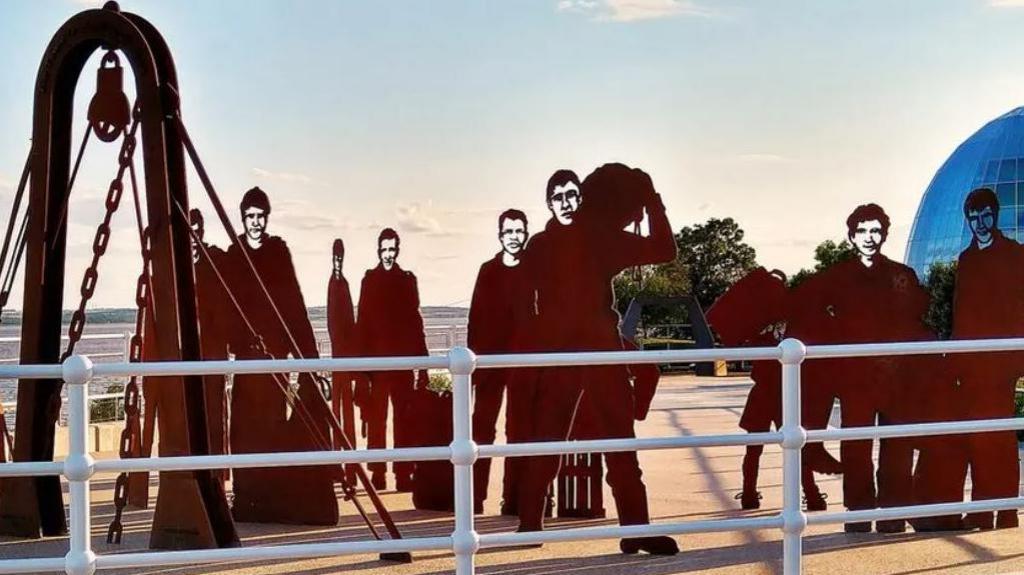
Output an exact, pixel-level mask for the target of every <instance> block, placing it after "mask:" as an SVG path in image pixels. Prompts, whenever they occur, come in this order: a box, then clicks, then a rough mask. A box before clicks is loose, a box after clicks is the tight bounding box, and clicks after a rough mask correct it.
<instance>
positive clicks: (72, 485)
mask: <svg viewBox="0 0 1024 575" xmlns="http://www.w3.org/2000/svg"><path fill="white" fill-rule="evenodd" d="M1021 350H1024V339H1021V338H1014V339H996V340H971V341H930V342H905V343H887V344H855V345H822V346H807V347H805V346H804V345H803V344H802V343H801V342H799V341H796V340H786V341H783V342H782V343H781V344H779V345H778V346H775V347H757V348H739V349H724V348H719V349H687V350H672V351H641V352H636V351H630V352H626V351H612V352H578V353H574V352H565V353H544V354H497V355H483V356H479V357H478V356H475V355H474V354H473V352H472V351H470V350H468V349H466V348H464V347H454V348H452V349H451V350H450V351H449V352H448V354H447V356H444V357H437V356H424V357H374V358H322V359H301V360H299V359H292V360H245V361H173V362H171V361H168V362H142V363H97V364H93V363H92V361H91V360H90V359H89V358H88V357H86V356H81V355H75V356H72V357H70V358H68V360H66V361H65V362H64V363H63V364H62V365H14V366H0V378H17V379H21V380H33V379H55V378H62V379H63V380H64V381H65V382H66V383H67V384H68V410H69V414H68V427H69V436H70V450H69V455H68V456H67V458H66V459H65V460H64V461H62V462H51V461H40V462H17V463H3V464H0V477H16V476H38V475H50V476H56V475H60V476H63V477H65V478H66V479H67V481H68V483H69V491H70V496H71V497H70V543H69V551H68V553H67V554H66V555H65V556H64V557H57V558H55V557H50V558H37V559H0V573H16V572H23V571H48V570H50V571H52V570H59V569H64V570H65V572H67V573H69V574H72V575H88V574H91V573H93V572H94V571H95V570H97V569H115V568H139V567H156V566H174V565H187V564H201V563H212V562H224V561H246V562H252V561H260V560H284V559H306V558H314V557H325V556H333V555H342V554H353V553H386V552H400V551H408V552H411V551H418V550H438V549H450V550H452V551H453V553H454V555H455V560H456V572H457V573H458V575H468V574H472V573H474V557H475V554H476V553H477V552H478V551H479V550H480V549H481V548H489V547H506V546H514V545H523V544H536V543H550V542H561V541H581V540H590V539H609V538H620V537H645V536H654V535H684V534H691V533H704V532H720V531H744V530H759V529H781V530H782V532H783V556H782V561H783V572H784V573H785V574H786V575H796V574H799V573H800V571H801V556H802V538H803V531H804V530H805V529H806V527H807V526H808V525H819V524H832V523H844V522H851V521H872V520H881V519H894V518H913V517H925V516H931V515H947V514H950V513H965V512H974V511H989V510H1000V509H1014V508H1018V507H1021V506H1024V498H1021V497H1016V498H1008V499H991V500H982V501H970V502H959V503H941V504H929V505H918V506H907V507H892V508H881V509H868V510H858V511H845V512H831V513H815V514H811V515H808V514H805V513H804V512H803V511H802V509H801V502H800V463H801V461H800V458H801V455H800V453H801V449H802V448H803V446H804V445H805V444H806V443H807V442H808V441H833V440H839V441H843V440H850V439H875V438H888V437H909V436H925V435H950V434H962V433H980V432H988V431H1010V430H1017V429H1024V419H1012V418H1010V419H992V420H978V421H951V422H940V423H921V424H903V425H888V426H875V427H854V428H844V429H814V430H806V429H804V428H803V427H802V426H801V423H800V366H801V363H802V362H803V361H805V360H817V359H825V358H849V357H868V356H879V355H912V354H943V353H974V352H993V351H1021ZM740 359H746V360H776V361H779V362H780V363H781V364H782V391H783V403H782V412H783V416H782V419H783V424H782V427H781V429H779V430H778V431H776V432H768V433H739V434H737V433H733V434H719V435H699V436H685V437H656V438H640V439H598V440H585V441H555V442H537V443H514V444H493V445H477V444H475V443H474V442H473V440H472V428H471V425H472V418H471V377H472V373H473V372H474V371H475V370H476V369H496V368H510V367H568V366H586V365H608V364H660V363H672V362H685V361H714V360H726V361H731V360H740ZM412 369H436V370H448V371H449V372H450V373H451V374H452V386H453V396H452V401H453V409H452V425H453V441H452V442H451V444H450V445H447V446H436V447H416V448H398V449H361V450H354V451H313V452H287V453H246V454H231V455H195V456H180V457H148V458H139V459H111V460H96V459H94V458H93V456H92V454H90V453H89V451H88V450H87V449H86V443H85V436H86V432H87V427H88V425H89V411H88V402H89V396H90V394H89V389H88V383H89V382H90V381H91V380H93V379H94V378H98V377H127V376H133V375H134V376H143V377H147V376H186V375H205V374H243V373H292V372H307V371H319V372H328V371H390V370H412ZM767 444H778V445H780V446H781V447H782V450H783V505H782V510H781V512H780V513H778V514H775V515H770V516H761V517H750V518H734V519H720V520H699V521H681V522H658V523H654V524H650V525H630V526H600V527H577V528H569V529H559V530H555V531H543V532H523V533H486V534H479V533H477V532H476V530H475V528H474V520H473V485H472V483H473V481H472V468H473V465H474V463H475V462H476V460H477V459H478V458H479V457H526V456H535V455H554V454H564V453H592V452H615V451H646V450H657V449H682V448H695V447H713V446H739V445H767ZM423 460H449V461H451V462H452V463H453V464H454V466H455V483H454V494H455V528H454V530H453V531H452V533H451V535H450V536H447V537H418V538H412V539H399V540H383V541H365V542H332V543H301V544H288V545H278V546H258V547H246V548H239V549H206V550H195V551H152V552H134V553H118V554H112V555H98V556H97V555H96V554H95V553H94V552H93V551H92V549H91V545H90V538H89V535H90V515H89V512H90V493H89V483H90V481H91V478H92V477H93V476H94V475H95V474H96V473H100V472H103V473H116V472H130V471H143V470H148V471H178V470H190V469H223V468H247V467H275V466H277V467H279V466H293V465H294V466H305V465H337V464H343V463H368V462H376V461H423Z"/></svg>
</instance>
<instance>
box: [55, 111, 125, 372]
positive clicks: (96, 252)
mask: <svg viewBox="0 0 1024 575" xmlns="http://www.w3.org/2000/svg"><path fill="white" fill-rule="evenodd" d="M139 118H140V113H139V106H138V105H136V106H135V112H134V114H133V120H132V127H131V130H130V131H129V132H128V133H126V134H125V135H124V139H123V140H122V141H121V151H120V152H119V153H118V158H117V163H118V168H117V175H116V176H115V177H114V179H113V180H111V182H110V187H109V188H108V189H107V199H106V201H105V207H106V213H105V214H104V215H103V222H102V223H100V225H99V226H97V228H96V236H95V238H93V242H92V261H91V262H90V263H89V267H88V268H87V269H86V270H85V275H84V276H83V277H82V288H81V295H82V297H81V299H80V300H79V302H78V309H76V310H75V313H73V314H72V315H71V325H70V326H69V327H68V347H67V349H66V350H65V351H64V355H63V356H61V361H64V360H65V359H67V358H68V357H70V356H71V354H72V353H74V352H75V346H76V345H77V344H78V341H79V340H80V339H82V332H83V331H84V330H85V306H86V305H88V303H89V300H90V299H92V296H93V294H94V293H95V292H96V282H97V281H98V280H99V264H100V258H101V257H103V254H105V253H106V252H107V246H108V245H110V220H111V218H113V216H114V212H116V211H117V208H118V206H119V205H120V204H121V195H122V193H123V192H124V182H123V180H124V174H125V172H127V171H128V166H130V165H131V163H132V157H133V156H134V155H135V144H136V139H135V134H136V132H137V131H138V128H139Z"/></svg>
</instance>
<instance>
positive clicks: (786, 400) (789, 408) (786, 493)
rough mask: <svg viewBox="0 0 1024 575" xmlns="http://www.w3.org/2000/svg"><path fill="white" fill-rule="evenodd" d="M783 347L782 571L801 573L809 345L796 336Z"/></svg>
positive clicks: (781, 345) (781, 346) (781, 348)
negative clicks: (803, 402) (803, 370)
mask: <svg viewBox="0 0 1024 575" xmlns="http://www.w3.org/2000/svg"><path fill="white" fill-rule="evenodd" d="M779 349H780V350H781V351H782V357H780V358H779V360H780V361H781V362H782V572H783V574H784V575H800V569H801V563H802V560H803V557H802V555H803V549H802V547H803V532H804V529H805V528H806V527H807V516H806V515H804V512H803V510H802V509H801V506H800V466H801V457H800V451H801V449H803V446H804V444H805V443H807V432H806V430H804V428H803V427H802V426H801V424H800V364H801V363H802V362H803V360H804V356H806V355H807V348H805V347H804V344H803V342H801V341H800V340H797V339H785V340H783V341H782V342H780V343H779Z"/></svg>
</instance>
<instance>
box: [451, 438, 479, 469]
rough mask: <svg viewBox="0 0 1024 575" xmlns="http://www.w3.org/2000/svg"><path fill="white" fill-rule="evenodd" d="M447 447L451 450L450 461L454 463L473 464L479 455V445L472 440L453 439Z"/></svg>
mask: <svg viewBox="0 0 1024 575" xmlns="http://www.w3.org/2000/svg"><path fill="white" fill-rule="evenodd" d="M449 447H450V448H451V450H452V457H451V459H452V463H454V464H455V465H473V464H474V463H476V460H477V458H478V457H479V456H480V447H479V446H478V445H477V444H476V442H475V441H472V440H470V441H459V440H455V441H453V442H452V443H451V445H449Z"/></svg>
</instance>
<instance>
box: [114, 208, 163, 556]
mask: <svg viewBox="0 0 1024 575" xmlns="http://www.w3.org/2000/svg"><path fill="white" fill-rule="evenodd" d="M151 259H152V245H151V242H150V233H149V228H146V230H145V231H144V232H143V233H142V273H140V274H139V280H138V282H137V283H136V287H135V305H136V306H137V310H136V312H135V333H134V334H132V338H131V340H130V342H129V344H128V361H129V362H130V363H137V362H140V361H142V342H143V339H144V337H145V334H144V330H145V325H146V310H148V309H149V299H150V295H149V294H150V289H149V288H150V285H149V279H150V275H149V273H150V261H151ZM140 397H141V393H140V389H139V378H138V377H137V376H134V375H133V376H132V377H131V379H129V380H128V385H126V386H125V388H124V429H123V430H122V431H121V445H120V448H119V452H120V456H121V459H130V458H132V457H137V456H138V451H137V447H138V446H139V445H140V443H141V437H142V424H141V422H140V417H139V415H140V413H141V409H140V405H139V399H140ZM127 504H128V474H127V473H125V472H122V473H121V474H120V475H118V476H117V482H116V483H115V484H114V520H113V521H111V522H110V527H109V528H108V529H107V543H108V544H109V543H116V544H120V543H121V534H122V533H123V532H124V525H122V523H121V516H122V515H123V513H124V508H125V506H126V505H127Z"/></svg>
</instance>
